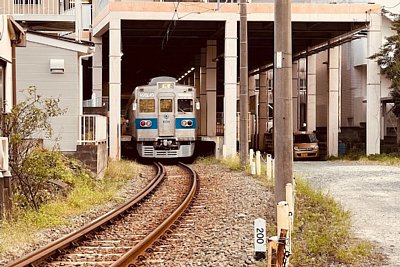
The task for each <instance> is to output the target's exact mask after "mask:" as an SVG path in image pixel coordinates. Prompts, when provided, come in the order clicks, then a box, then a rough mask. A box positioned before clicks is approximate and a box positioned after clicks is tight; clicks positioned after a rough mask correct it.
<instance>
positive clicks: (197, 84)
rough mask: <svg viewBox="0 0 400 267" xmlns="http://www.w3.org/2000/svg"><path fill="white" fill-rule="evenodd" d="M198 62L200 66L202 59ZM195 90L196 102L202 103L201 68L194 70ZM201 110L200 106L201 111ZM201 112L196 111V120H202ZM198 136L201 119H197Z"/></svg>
mask: <svg viewBox="0 0 400 267" xmlns="http://www.w3.org/2000/svg"><path fill="white" fill-rule="evenodd" d="M198 61H199V64H200V57H199V60H198ZM194 88H196V101H200V66H196V67H195V69H194ZM200 105H201V104H200ZM201 108H202V107H201V106H200V110H201ZM200 110H196V118H200V116H201V111H200ZM197 135H200V119H197Z"/></svg>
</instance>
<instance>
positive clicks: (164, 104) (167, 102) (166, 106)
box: [160, 99, 172, 112]
mask: <svg viewBox="0 0 400 267" xmlns="http://www.w3.org/2000/svg"><path fill="white" fill-rule="evenodd" d="M160 112H172V99H160Z"/></svg>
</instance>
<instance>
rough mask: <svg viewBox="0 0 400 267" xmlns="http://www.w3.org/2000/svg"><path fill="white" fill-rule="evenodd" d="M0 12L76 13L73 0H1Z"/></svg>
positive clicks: (12, 13)
mask: <svg viewBox="0 0 400 267" xmlns="http://www.w3.org/2000/svg"><path fill="white" fill-rule="evenodd" d="M0 14H7V15H74V14H75V1H71V0H0Z"/></svg>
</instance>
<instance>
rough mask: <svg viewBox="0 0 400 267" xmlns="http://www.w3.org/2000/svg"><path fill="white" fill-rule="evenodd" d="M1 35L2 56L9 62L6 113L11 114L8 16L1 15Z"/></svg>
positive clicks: (6, 78) (10, 54)
mask: <svg viewBox="0 0 400 267" xmlns="http://www.w3.org/2000/svg"><path fill="white" fill-rule="evenodd" d="M0 35H1V39H0V56H1V57H2V58H3V59H4V60H6V61H7V63H6V68H5V73H4V74H3V75H4V78H5V96H4V101H5V103H6V105H5V111H6V112H10V110H11V107H12V64H11V61H12V49H11V39H10V35H9V32H8V20H7V16H6V15H0Z"/></svg>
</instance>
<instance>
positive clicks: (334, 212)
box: [221, 157, 383, 267]
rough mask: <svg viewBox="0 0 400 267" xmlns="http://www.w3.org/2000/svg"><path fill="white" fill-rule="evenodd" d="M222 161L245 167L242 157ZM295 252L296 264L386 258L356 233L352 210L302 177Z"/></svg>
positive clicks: (298, 190)
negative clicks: (346, 208)
mask: <svg viewBox="0 0 400 267" xmlns="http://www.w3.org/2000/svg"><path fill="white" fill-rule="evenodd" d="M371 160H372V159H371ZM221 163H222V164H225V165H226V166H227V167H228V168H230V169H233V170H242V169H241V168H238V167H237V166H240V164H239V158H238V157H234V158H231V159H229V160H222V161H221ZM264 165H265V164H263V166H264ZM262 173H265V170H263V171H262ZM260 179H261V180H262V181H263V182H264V183H265V185H266V186H267V187H268V188H270V190H271V191H273V190H274V188H273V186H274V185H273V181H272V180H271V179H270V180H268V179H267V178H266V177H265V176H261V177H260ZM271 212H272V211H271ZM270 228H271V229H268V233H269V234H270V235H275V234H276V226H275V225H274V224H273V225H272V227H270ZM292 253H293V255H292V256H291V258H290V263H291V264H292V266H307V267H309V266H313V267H325V266H327V265H328V264H329V263H342V264H347V266H354V267H357V266H366V265H365V263H366V262H367V263H368V264H371V262H373V266H380V264H381V262H382V261H383V258H382V256H381V255H380V254H379V253H376V252H375V248H374V246H373V244H371V243H370V242H367V241H364V240H360V239H355V238H353V237H352V233H351V216H350V213H349V212H348V211H345V210H344V209H343V208H342V207H341V206H340V205H339V204H338V203H337V202H336V201H335V200H334V199H333V198H331V197H329V196H328V195H326V194H323V193H322V192H321V191H319V190H315V189H313V188H312V187H311V185H310V184H308V183H306V182H304V181H302V180H301V179H299V178H296V197H295V219H294V229H293V233H292ZM363 264H364V265H363ZM367 266H371V265H367Z"/></svg>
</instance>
